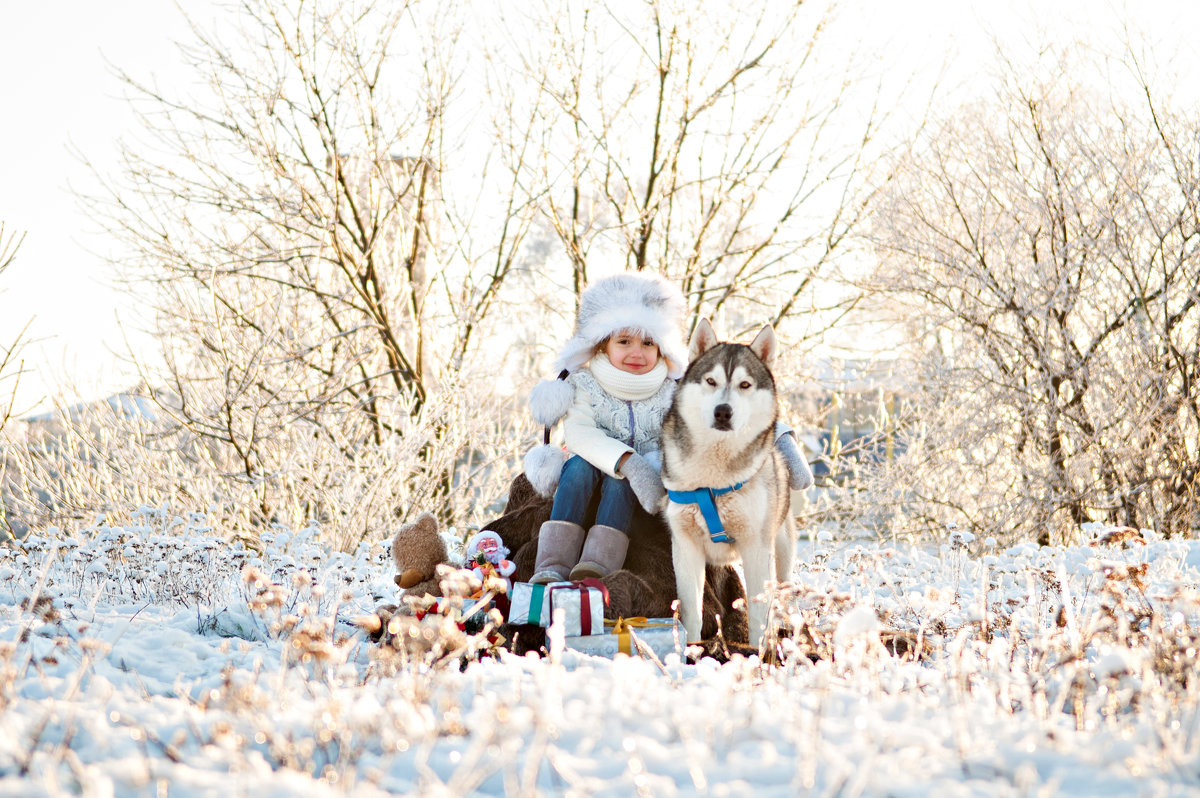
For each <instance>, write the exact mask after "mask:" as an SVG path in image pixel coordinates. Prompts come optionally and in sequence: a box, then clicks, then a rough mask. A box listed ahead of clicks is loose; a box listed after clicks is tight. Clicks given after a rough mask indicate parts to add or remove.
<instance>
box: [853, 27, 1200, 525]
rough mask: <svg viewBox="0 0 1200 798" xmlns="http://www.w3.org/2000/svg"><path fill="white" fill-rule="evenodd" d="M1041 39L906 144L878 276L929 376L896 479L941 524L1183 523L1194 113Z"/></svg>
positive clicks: (1198, 426) (1195, 183) (1196, 456)
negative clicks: (994, 84)
mask: <svg viewBox="0 0 1200 798" xmlns="http://www.w3.org/2000/svg"><path fill="white" fill-rule="evenodd" d="M1051 52H1052V55H1053V58H1054V59H1056V60H1054V61H1053V63H1049V64H1046V65H1044V66H1046V67H1047V68H1044V69H1041V70H1038V71H1037V74H1038V75H1040V76H1041V77H1039V78H1031V77H1029V76H1028V73H1027V72H1023V71H1018V70H1017V69H1016V68H1015V67H1014V66H1013V65H1011V64H1009V65H1008V68H1007V69H1006V71H1005V80H1004V82H1003V85H1002V87H1001V89H1000V90H999V91H998V93H997V97H996V98H995V100H994V101H992V102H987V103H979V104H975V105H971V106H968V107H965V108H959V109H956V110H955V112H954V113H953V114H952V115H950V116H949V117H947V119H946V120H945V121H944V122H943V123H942V124H940V125H939V126H936V127H935V128H931V129H930V131H929V134H928V136H927V137H926V138H924V140H922V141H921V142H920V143H919V144H918V145H917V146H914V147H912V148H910V149H907V150H904V151H902V152H900V153H898V157H897V158H896V177H895V179H894V180H893V181H892V183H891V185H890V186H889V188H888V191H887V202H886V204H885V205H884V206H883V207H882V212H881V213H880V214H879V215H878V217H877V218H876V224H875V227H874V229H875V238H876V241H877V243H878V246H879V253H880V258H881V265H880V269H879V272H878V274H877V277H878V283H877V285H876V287H877V288H878V289H879V290H881V291H883V292H886V295H887V296H888V299H889V300H890V301H891V302H892V303H894V304H893V307H894V309H895V310H896V312H897V314H898V315H899V316H901V317H903V318H905V319H906V320H907V324H908V325H909V328H910V330H911V332H912V338H911V340H912V341H913V344H914V346H913V354H914V359H915V360H916V361H917V362H918V364H919V366H918V367H917V369H916V370H915V371H914V373H915V374H918V375H919V377H920V379H919V380H917V381H916V383H915V384H916V385H917V386H918V387H917V390H916V392H915V394H914V404H913V406H912V408H911V410H912V412H913V419H912V421H911V423H909V424H908V427H907V433H906V435H907V453H906V455H905V456H904V457H902V458H900V461H899V463H897V464H896V465H895V466H894V468H895V469H896V470H895V473H893V474H891V482H890V483H888V484H890V485H891V486H892V487H895V486H896V484H897V482H899V483H900V484H901V485H902V487H903V489H904V499H905V506H906V507H907V508H908V510H909V511H911V512H913V513H914V515H915V516H916V519H917V521H923V522H925V523H929V524H933V525H935V526H938V525H940V524H942V523H945V522H948V521H956V522H958V523H966V524H968V525H970V526H971V527H972V528H974V529H975V530H977V531H986V532H992V533H994V532H997V531H1001V532H1010V531H1013V532H1015V533H1016V534H1018V535H1021V536H1029V537H1036V538H1037V539H1039V540H1041V541H1043V542H1046V541H1049V540H1051V539H1053V538H1054V537H1056V536H1058V535H1066V534H1069V533H1070V532H1071V531H1072V530H1074V529H1076V528H1077V527H1078V525H1079V524H1081V523H1084V522H1086V521H1089V520H1100V521H1108V522H1112V523H1122V524H1129V525H1133V526H1156V527H1158V528H1160V529H1161V530H1163V531H1165V532H1167V533H1178V532H1186V531H1189V530H1193V529H1195V528H1196V526H1197V524H1198V522H1200V504H1198V499H1200V496H1198V494H1197V492H1196V488H1195V475H1196V468H1197V464H1198V463H1200V453H1198V452H1197V448H1196V447H1197V444H1196V442H1197V441H1198V440H1200V412H1198V405H1197V398H1196V378H1197V366H1198V363H1200V360H1198V358H1200V308H1197V306H1196V299H1197V285H1198V284H1200V250H1198V248H1197V247H1198V244H1200V214H1198V213H1197V196H1198V194H1197V192H1198V190H1200V171H1198V169H1197V166H1196V164H1197V163H1198V160H1197V159H1198V157H1200V145H1198V143H1197V142H1198V141H1200V137H1198V136H1197V132H1198V130H1200V128H1197V126H1196V124H1195V121H1194V119H1192V118H1191V117H1190V116H1189V115H1188V114H1187V113H1186V112H1183V113H1180V112H1177V111H1176V110H1175V109H1173V108H1172V107H1171V104H1170V102H1169V101H1168V100H1167V99H1166V98H1164V97H1163V96H1161V95H1159V94H1158V93H1157V92H1155V91H1154V90H1153V89H1152V88H1151V85H1150V83H1149V81H1147V80H1146V79H1145V78H1144V76H1143V75H1142V73H1141V71H1140V65H1139V63H1138V62H1137V60H1136V59H1135V58H1134V57H1133V56H1132V55H1128V54H1127V55H1126V56H1125V58H1124V59H1123V61H1122V62H1121V66H1122V67H1123V68H1124V69H1125V70H1126V74H1129V72H1130V71H1132V73H1133V74H1134V75H1135V77H1136V78H1137V81H1136V83H1135V86H1136V88H1137V89H1138V90H1139V91H1140V94H1141V101H1140V103H1139V102H1138V101H1137V100H1136V99H1134V100H1130V99H1129V96H1130V95H1128V94H1125V95H1124V96H1122V95H1121V94H1120V93H1119V92H1118V91H1117V90H1115V89H1113V88H1109V89H1108V90H1107V91H1101V90H1098V89H1097V88H1095V87H1094V86H1089V85H1086V83H1085V82H1084V81H1083V80H1081V79H1078V78H1077V79H1075V80H1072V79H1070V78H1069V77H1068V76H1071V75H1075V76H1079V75H1086V74H1089V72H1090V73H1091V74H1095V73H1096V72H1097V71H1098V67H1102V66H1103V63H1102V62H1101V63H1097V62H1095V61H1089V62H1085V63H1081V62H1080V61H1079V60H1078V58H1079V56H1078V55H1077V54H1075V53H1072V52H1070V51H1053V50H1052V51H1051ZM910 521H912V519H910Z"/></svg>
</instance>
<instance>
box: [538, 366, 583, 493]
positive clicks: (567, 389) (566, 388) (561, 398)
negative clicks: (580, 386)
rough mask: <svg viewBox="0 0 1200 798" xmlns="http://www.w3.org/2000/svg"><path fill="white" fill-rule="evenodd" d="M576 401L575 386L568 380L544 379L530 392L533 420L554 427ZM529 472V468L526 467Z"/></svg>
mask: <svg viewBox="0 0 1200 798" xmlns="http://www.w3.org/2000/svg"><path fill="white" fill-rule="evenodd" d="M574 402H575V386H574V385H572V384H571V383H569V382H567V381H566V380H542V381H541V382H539V383H538V384H537V385H535V386H533V391H532V392H531V393H530V394H529V409H530V410H531V411H533V420H534V421H536V422H537V423H539V424H541V425H542V426H543V427H553V426H554V425H555V424H557V423H558V420H559V419H561V418H562V417H563V416H565V415H566V414H567V411H568V410H570V409H571V405H572V404H574ZM526 473H528V469H526Z"/></svg>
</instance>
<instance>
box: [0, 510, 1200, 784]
mask: <svg viewBox="0 0 1200 798" xmlns="http://www.w3.org/2000/svg"><path fill="white" fill-rule="evenodd" d="M142 521H145V519H142ZM163 523H166V524H169V523H172V519H159V520H155V521H154V522H153V523H151V524H149V525H148V527H147V528H145V529H141V530H140V531H139V532H138V534H141V535H144V536H145V538H146V541H145V545H144V547H143V548H141V549H139V550H138V552H139V554H138V556H139V557H151V556H155V557H165V556H167V553H166V552H165V551H163V550H159V549H155V548H153V547H152V546H151V545H150V540H151V539H153V538H154V536H155V535H158V534H161V530H162V528H161V524H163ZM183 523H184V524H186V523H187V521H186V520H185V521H184V522H183ZM131 526H132V525H131ZM88 534H89V536H90V537H89V539H88V540H86V541H79V540H71V539H69V537H68V536H65V535H61V534H60V535H58V536H57V537H56V538H55V541H56V542H57V544H58V546H57V549H55V548H54V547H52V546H50V545H49V544H47V545H44V546H43V545H41V544H38V545H35V546H32V547H30V548H29V550H28V551H26V552H15V551H12V550H6V549H0V557H2V558H3V560H2V562H3V565H0V567H3V568H7V569H9V570H10V571H13V572H14V573H11V574H8V575H7V577H6V581H5V582H4V584H3V586H0V630H2V634H0V723H3V724H4V728H5V730H6V734H5V735H4V736H3V737H0V778H3V777H7V776H12V777H16V778H19V779H21V780H23V781H21V782H20V783H22V784H23V785H27V786H31V787H32V788H34V789H36V788H38V787H41V788H42V790H43V791H44V792H50V793H53V792H55V791H70V790H74V789H75V787H74V786H70V785H79V784H84V783H88V782H87V780H88V779H91V780H92V781H93V783H95V780H96V779H97V778H101V777H103V778H107V779H109V780H110V783H111V785H112V786H113V791H114V792H150V791H152V790H153V789H155V786H156V785H157V784H158V783H159V782H164V781H165V782H167V783H170V784H171V785H172V793H177V792H178V793H181V794H201V793H204V792H205V790H206V789H209V790H210V791H211V787H207V788H206V786H205V785H211V781H209V780H208V779H210V778H211V777H213V776H212V774H227V773H233V772H237V773H239V774H241V777H244V778H248V779H251V780H252V781H254V783H255V784H257V785H259V786H260V787H262V788H263V789H264V790H267V791H271V789H274V791H275V792H290V793H297V792H305V793H309V794H311V793H313V792H318V793H323V794H356V795H360V794H366V795H371V794H376V793H402V794H447V795H449V794H473V793H479V794H492V795H498V794H514V795H515V794H534V793H563V794H566V793H574V794H632V793H638V792H642V793H645V794H670V793H675V794H680V793H689V792H694V793H700V792H707V793H714V794H715V793H719V792H721V791H722V789H719V787H720V785H729V784H732V783H735V782H736V783H742V784H746V785H750V786H751V787H752V788H756V787H757V786H758V785H766V784H770V785H779V788H778V789H777V790H776V791H775V792H786V794H796V793H819V794H839V793H840V794H860V793H861V794H884V793H887V792H889V791H891V792H895V791H896V790H899V789H901V788H904V787H909V788H911V789H910V790H909V791H912V792H914V793H921V792H925V793H928V794H934V793H938V794H944V793H949V792H953V791H954V790H955V789H956V788H958V789H959V791H960V792H963V793H972V792H973V793H977V794H1029V793H1034V792H1036V789H1034V788H1035V787H1038V786H1039V779H1042V778H1043V776H1039V775H1038V771H1039V770H1040V769H1041V768H1042V767H1044V765H1043V766H1039V768H1038V769H1037V770H1035V771H1034V772H1033V775H1032V776H1031V775H1030V774H1029V772H1027V770H1022V768H1021V767H1020V766H1019V765H1020V763H1021V762H1028V761H1029V757H1032V756H1038V757H1042V759H1040V760H1039V761H1040V762H1043V763H1044V762H1046V761H1049V760H1047V759H1046V757H1047V756H1049V755H1050V754H1051V753H1053V754H1054V755H1055V756H1058V757H1062V758H1068V759H1069V758H1073V759H1071V761H1073V762H1075V763H1076V765H1077V766H1079V767H1083V768H1088V769H1091V770H1095V769H1097V768H1115V769H1117V771H1118V773H1120V774H1125V773H1132V772H1133V770H1135V769H1140V770H1138V775H1137V776H1136V778H1138V779H1142V778H1147V777H1161V778H1165V779H1167V780H1168V781H1170V782H1171V783H1172V784H1176V785H1178V784H1180V783H1182V784H1185V785H1187V786H1189V787H1194V786H1196V777H1195V776H1194V773H1195V771H1194V769H1191V770H1189V768H1190V767H1192V765H1193V764H1194V762H1195V761H1197V757H1198V756H1200V740H1197V736H1196V730H1197V728H1198V726H1197V723H1198V722H1200V700H1198V699H1200V691H1198V687H1200V685H1198V684H1197V679H1196V670H1197V666H1198V665H1200V662H1198V658H1200V653H1198V651H1200V594H1198V593H1197V588H1198V586H1200V548H1196V547H1193V546H1191V544H1189V543H1188V542H1186V541H1176V540H1170V541H1164V540H1160V539H1157V538H1156V537H1155V536H1154V535H1152V534H1150V533H1139V537H1138V539H1137V540H1135V539H1133V538H1130V537H1128V536H1126V537H1124V538H1122V539H1119V540H1116V539H1110V540H1107V541H1106V540H1105V538H1104V537H1103V535H1102V534H1100V533H1097V534H1095V535H1093V537H1092V539H1091V540H1090V542H1089V544H1088V545H1086V546H1075V547H1070V548H1039V547H1037V546H1015V547H1010V548H1008V549H1005V550H1002V551H990V550H989V549H988V547H978V546H977V545H975V544H972V543H970V542H964V545H963V546H962V547H960V548H959V549H956V548H955V547H954V543H953V541H952V540H951V539H947V541H946V543H945V544H944V545H943V546H941V547H939V548H937V549H921V548H916V547H914V548H910V549H898V548H880V547H877V546H872V545H866V544H862V543H853V544H844V543H836V542H834V541H831V540H827V541H822V543H821V546H820V547H819V549H816V550H814V552H812V553H809V554H808V555H805V554H803V553H802V556H801V557H800V558H799V565H798V567H797V570H796V573H795V579H794V580H792V582H790V583H788V584H785V585H782V586H780V587H779V588H778V590H777V591H776V592H775V594H774V595H773V596H772V599H771V600H772V602H773V604H772V613H771V617H772V618H774V619H776V622H777V631H776V634H775V636H774V637H773V639H772V644H771V646H770V647H769V649H768V651H767V652H766V654H765V656H763V657H762V658H758V657H748V658H747V657H741V656H736V655H735V656H733V657H732V658H731V659H730V660H729V662H727V663H726V664H723V665H722V664H718V663H716V662H714V661H713V660H711V659H705V660H701V661H699V662H697V663H695V664H688V663H686V662H683V661H680V659H679V658H678V656H677V655H669V656H668V657H667V658H665V659H664V660H663V661H662V663H652V662H648V661H644V660H638V659H624V658H622V659H617V660H614V661H606V660H596V659H593V658H588V657H584V656H582V655H578V654H575V653H574V652H571V651H566V652H562V653H560V655H559V656H558V657H557V658H546V659H538V658H517V657H512V656H509V655H507V654H500V655H498V656H497V657H495V658H481V657H480V654H482V653H483V652H485V651H487V646H490V645H491V641H490V640H489V639H488V636H489V632H490V624H492V623H494V622H495V621H496V620H497V619H496V618H495V617H494V616H490V615H483V616H480V617H479V618H478V620H479V621H480V625H479V626H478V627H472V631H471V632H469V633H468V631H467V630H466V629H465V628H460V626H459V624H460V623H462V624H463V625H464V626H465V625H466V624H465V622H464V618H465V617H467V616H469V615H471V614H472V610H473V609H474V606H475V601H473V600H472V599H471V598H470V594H471V593H472V592H473V591H474V590H477V589H478V588H479V587H480V586H479V585H478V584H477V583H472V582H471V581H470V580H464V581H463V582H462V584H461V585H459V586H457V587H456V588H455V591H456V595H454V596H452V597H450V598H449V599H446V600H443V601H441V602H439V605H438V607H437V608H436V609H434V608H433V607H432V606H427V604H426V603H424V602H420V603H414V604H413V605H412V606H411V607H410V609H411V611H412V613H413V614H412V615H404V614H398V615H395V614H388V613H381V614H379V615H375V616H374V617H375V619H376V622H377V624H378V626H377V627H376V628H375V631H376V632H377V633H378V636H379V641H378V642H375V641H373V640H371V639H370V638H369V636H368V634H367V633H366V632H365V631H364V627H367V626H369V624H368V623H367V622H366V621H365V620H364V619H366V618H368V617H371V616H372V611H373V610H375V609H376V608H378V606H379V604H380V602H381V600H386V599H390V598H392V596H393V595H394V586H393V585H392V583H391V579H390V576H391V574H390V572H389V569H388V568H387V567H386V565H385V562H386V560H385V557H386V553H380V552H379V551H376V550H375V549H374V547H372V546H369V545H364V546H361V547H360V548H359V550H358V551H357V552H355V553H354V554H353V555H349V554H345V555H339V554H335V553H331V552H329V551H328V550H327V549H326V548H325V547H323V546H322V545H320V543H319V536H318V535H317V533H316V530H315V529H306V530H300V531H298V532H293V531H290V530H286V529H282V528H277V529H275V530H272V531H271V532H270V533H268V534H267V535H265V536H264V539H263V550H261V551H247V552H246V553H245V556H242V557H238V558H235V559H232V560H229V561H225V560H223V559H221V556H222V555H221V554H220V552H221V551H222V549H216V550H212V549H209V548H208V547H207V545H206V542H207V541H208V540H209V538H208V537H207V535H206V533H203V532H199V531H195V532H187V533H185V534H182V535H179V536H177V537H176V536H174V535H172V536H170V537H171V538H172V539H173V540H174V553H173V555H172V556H174V557H176V558H177V559H174V560H170V561H169V567H168V571H170V572H177V573H178V574H179V575H178V576H176V577H173V578H174V581H170V580H168V579H167V577H166V576H165V575H164V577H162V579H161V580H160V581H162V582H163V583H166V584H167V585H168V587H163V588H161V589H160V587H159V583H153V584H151V585H142V586H140V587H135V586H134V583H133V581H132V578H122V577H120V575H119V574H118V573H117V572H119V571H120V570H121V569H123V568H133V567H137V566H136V564H133V563H130V562H129V559H130V558H129V557H125V558H124V559H122V558H120V557H113V556H112V555H111V552H109V551H105V550H102V547H101V546H100V543H98V541H99V540H100V539H101V538H105V539H111V540H112V541H115V542H114V543H112V546H113V547H117V546H121V547H123V546H125V545H129V542H130V541H129V538H130V537H134V536H135V535H133V534H132V533H131V532H130V530H129V528H128V527H119V528H118V527H109V528H104V527H102V526H99V527H95V528H92V529H91V530H90V531H89V533H88ZM1139 541H1140V542H1139ZM105 545H108V544H105ZM89 546H91V547H93V548H95V549H96V550H97V551H98V552H99V553H98V554H97V555H96V556H95V557H91V558H88V557H77V556H71V555H73V554H75V553H78V552H79V551H80V550H81V549H85V548H87V547H89ZM224 548H225V549H229V548H230V547H228V546H225V547H224ZM817 555H819V556H817ZM18 557H24V558H25V560H24V561H22V562H21V564H20V569H21V570H20V573H17V570H18V563H17V558H18ZM96 561H103V562H105V563H111V565H110V566H109V567H110V568H111V569H112V570H113V572H114V574H115V575H114V576H112V577H109V578H108V579H107V581H104V580H101V579H100V578H98V577H97V576H95V575H89V574H88V573H87V571H88V567H89V565H90V564H91V563H92V562H96ZM185 562H192V563H197V564H204V565H205V566H206V567H209V568H211V569H212V570H210V571H209V572H208V573H209V579H210V581H211V582H212V584H211V585H210V586H209V591H210V592H209V593H208V594H207V598H203V599H201V598H197V597H196V596H194V595H191V594H190V593H188V592H187V590H186V589H185V588H186V585H187V582H186V578H185V576H184V574H185V569H183V568H182V567H181V565H182V564H183V563H185ZM140 567H141V568H142V570H150V571H154V570H155V569H151V568H147V564H146V563H142V564H141V566H140ZM187 578H192V577H187ZM123 608H124V609H123ZM422 613H423V614H422ZM356 621H357V622H356ZM426 633H428V634H429V636H428V637H427V636H426ZM164 635H172V636H171V637H170V638H169V640H170V643H169V645H170V646H174V647H178V648H179V651H178V652H177V653H176V654H173V655H172V656H169V657H168V658H167V659H166V660H165V662H164V663H161V664H158V663H156V662H155V656H154V654H155V652H156V651H157V649H159V648H161V647H162V643H161V642H160V641H159V638H160V637H162V636H164ZM1006 751H1007V752H1010V753H1008V754H1004V753H1002V752H1006ZM1034 751H1036V752H1038V753H1036V754H1034V753H1031V752H1034ZM1109 751H1111V752H1112V753H1111V754H1109V753H1106V752H1109ZM1011 752H1017V753H1011ZM1110 760H1111V761H1110ZM867 761H870V762H871V763H873V764H872V767H863V763H864V762H867ZM118 763H123V764H118ZM130 763H136V766H134V765H132V764H130ZM1188 774H1193V775H1188ZM1046 778H1047V779H1048V778H1049V777H1046ZM1130 778H1135V777H1133V776H1131V777H1130ZM964 781H966V782H971V783H972V785H973V787H974V789H973V790H972V789H966V790H963V789H961V788H962V785H961V782H964ZM1047 783H1048V782H1046V781H1042V782H1041V783H1040V786H1042V787H1046V786H1047ZM1129 783H1130V782H1124V784H1125V785H1126V786H1128V785H1129ZM1139 783H1140V782H1139ZM1160 784H1161V781H1160ZM64 785H67V786H64ZM997 785H998V786H997ZM989 790H991V791H992V792H989ZM1006 791H1007V792H1006ZM766 792H767V793H771V790H767V791H766ZM1080 792H1081V793H1087V788H1086V787H1084V788H1081V789H1080Z"/></svg>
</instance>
